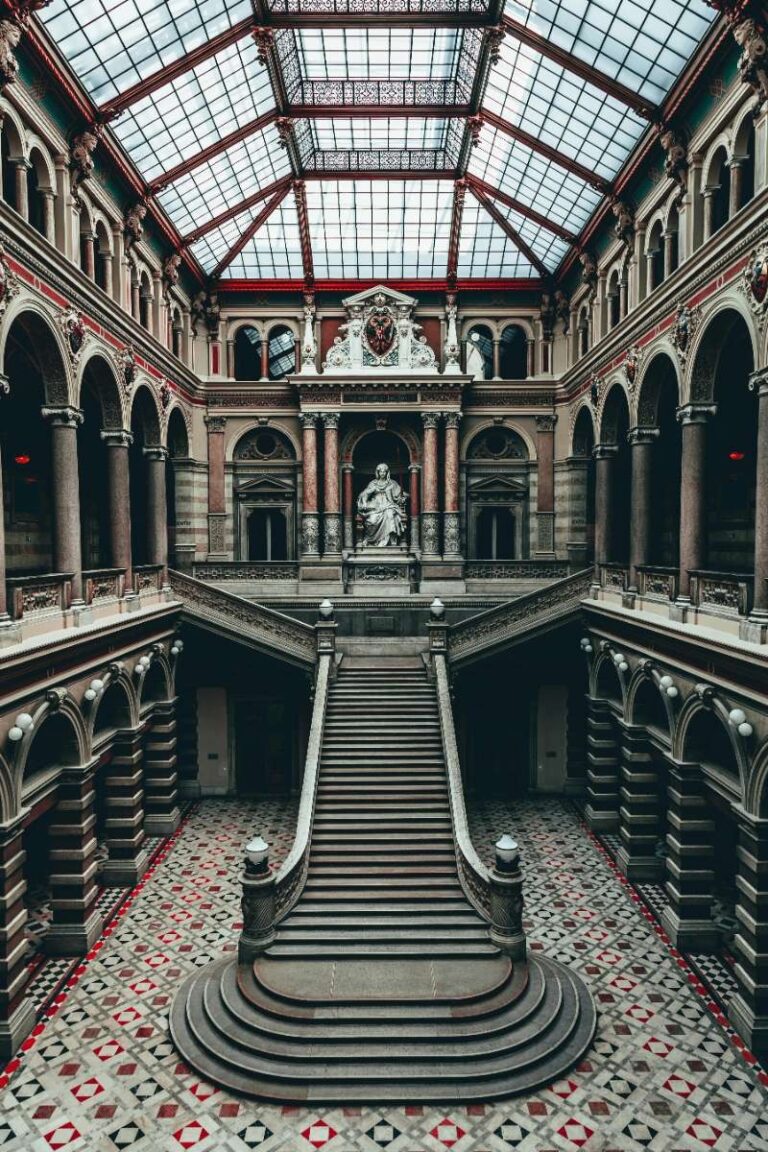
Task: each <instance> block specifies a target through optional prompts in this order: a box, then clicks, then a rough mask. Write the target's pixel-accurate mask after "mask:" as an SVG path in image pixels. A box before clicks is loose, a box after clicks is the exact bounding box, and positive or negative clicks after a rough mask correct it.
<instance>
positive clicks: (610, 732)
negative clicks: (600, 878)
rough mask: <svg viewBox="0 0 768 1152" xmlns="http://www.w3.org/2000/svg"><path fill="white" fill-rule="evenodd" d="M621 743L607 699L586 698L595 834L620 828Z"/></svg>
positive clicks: (588, 809)
mask: <svg viewBox="0 0 768 1152" xmlns="http://www.w3.org/2000/svg"><path fill="white" fill-rule="evenodd" d="M619 780H620V776H619V744H618V731H617V722H616V720H615V718H614V716H613V713H612V712H611V707H610V705H609V704H608V702H607V700H594V699H592V698H591V697H587V806H586V809H585V813H584V814H585V816H586V819H587V823H588V824H589V827H590V828H592V829H594V830H595V831H596V832H615V831H616V829H617V828H618V826H619V799H620V797H619V788H620V784H619Z"/></svg>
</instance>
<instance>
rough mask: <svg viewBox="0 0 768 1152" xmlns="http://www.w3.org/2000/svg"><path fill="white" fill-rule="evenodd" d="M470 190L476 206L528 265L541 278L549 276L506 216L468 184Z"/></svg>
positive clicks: (545, 268)
mask: <svg viewBox="0 0 768 1152" xmlns="http://www.w3.org/2000/svg"><path fill="white" fill-rule="evenodd" d="M470 189H471V191H472V195H473V196H474V197H475V199H476V200H477V202H478V204H480V205H481V207H482V208H484V209H485V211H486V212H487V213H488V215H489V216H490V217H491V219H492V220H493V221H494V223H496V224H498V226H499V228H501V230H502V232H504V233H505V234H506V235H507V236H508V237H509V239H510V240H511V241H512V243H513V244H514V245H515V247H516V248H519V249H520V251H521V252H522V254H523V256H525V258H526V260H527V261H528V263H529V264H532V265H533V267H534V268H535V269H536V271H537V272H538V273H539V275H540V276H541V277H543V278H546V277H547V276H549V274H550V273H549V270H548V269H547V266H546V265H545V264H544V262H543V261H542V260H541V259H540V258H539V257H538V256H537V255H536V253H535V252H534V250H533V249H532V248H531V247H530V245H529V244H527V243H526V242H525V240H523V238H522V236H521V235H520V233H519V232H518V231H517V229H516V228H513V227H512V225H511V224H510V222H509V220H507V218H506V216H503V215H502V214H501V212H499V210H498V208H497V207H496V205H495V204H493V203H492V202H491V201H490V200H489V199H488V197H487V196H486V195H485V193H484V192H481V191H480V189H479V188H475V187H474V186H473V185H471V184H470Z"/></svg>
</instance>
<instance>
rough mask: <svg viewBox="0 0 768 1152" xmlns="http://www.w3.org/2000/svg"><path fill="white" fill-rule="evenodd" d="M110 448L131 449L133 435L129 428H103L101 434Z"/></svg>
mask: <svg viewBox="0 0 768 1152" xmlns="http://www.w3.org/2000/svg"><path fill="white" fill-rule="evenodd" d="M99 435H100V436H101V439H102V440H103V441H104V443H105V444H106V445H107V447H108V448H130V446H131V444H133V433H132V432H129V431H128V429H127V428H103V429H102V430H101V432H100V433H99Z"/></svg>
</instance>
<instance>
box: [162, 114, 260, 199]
mask: <svg viewBox="0 0 768 1152" xmlns="http://www.w3.org/2000/svg"><path fill="white" fill-rule="evenodd" d="M276 120H277V110H276V109H275V110H273V111H272V112H266V113H265V114H264V115H263V116H259V117H257V119H256V120H249V121H248V123H247V124H243V126H242V128H236V129H235V130H234V132H229V133H228V134H227V135H226V136H222V137H221V139H220V140H215V141H214V143H213V144H209V145H208V147H207V148H203V149H202V151H200V152H195V154H194V156H190V157H189V159H187V160H182V162H181V164H177V165H176V166H175V167H174V168H169V169H168V170H167V172H163V173H161V175H160V176H156V177H155V179H154V180H153V181H152V182H151V183H150V184H149V185H148V192H149V193H150V195H154V193H155V192H159V191H161V189H163V188H165V187H167V186H168V184H173V182H174V180H178V179H179V178H180V177H181V176H186V174H187V172H191V171H192V169H193V168H197V167H198V165H200V164H204V163H205V162H206V161H207V160H212V159H213V158H214V156H218V155H219V154H220V153H221V152H226V150H227V148H232V147H233V145H235V144H239V143H240V142H241V141H242V140H245V139H247V137H248V136H252V135H253V133H254V132H258V131H259V130H260V129H262V128H266V127H268V126H269V125H270V124H274V123H275V121H276Z"/></svg>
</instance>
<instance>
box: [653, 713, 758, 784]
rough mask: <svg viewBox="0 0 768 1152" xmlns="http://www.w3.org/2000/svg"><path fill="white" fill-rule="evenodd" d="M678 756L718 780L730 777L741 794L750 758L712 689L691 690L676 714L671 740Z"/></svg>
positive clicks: (673, 750)
mask: <svg viewBox="0 0 768 1152" xmlns="http://www.w3.org/2000/svg"><path fill="white" fill-rule="evenodd" d="M672 754H673V756H674V757H675V759H677V760H681V761H683V762H693V763H697V764H701V766H702V768H705V769H708V770H709V774H710V775H712V776H714V777H715V778H716V779H718V780H720V781H730V783H731V791H737V792H738V796H739V799H740V800H743V798H744V792H745V783H746V781H747V780H748V779H749V762H748V759H747V757H746V755H745V752H744V746H743V743H742V742H741V741H740V739H739V737H738V734H737V732H736V730H735V728H734V727H733V725H732V724H731V723H730V721H729V719H728V709H727V708H726V706H725V704H724V703H723V702H722V700H720V699H719V698H718V697H717V696H715V695H714V693H711V690H705V691H704V693H700V692H698V691H697V692H693V693H692V694H691V695H690V696H689V697H688V699H687V700H686V701H685V703H684V705H683V707H682V709H681V711H680V716H679V718H678V722H677V727H676V730H675V734H674V740H673V743H672Z"/></svg>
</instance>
